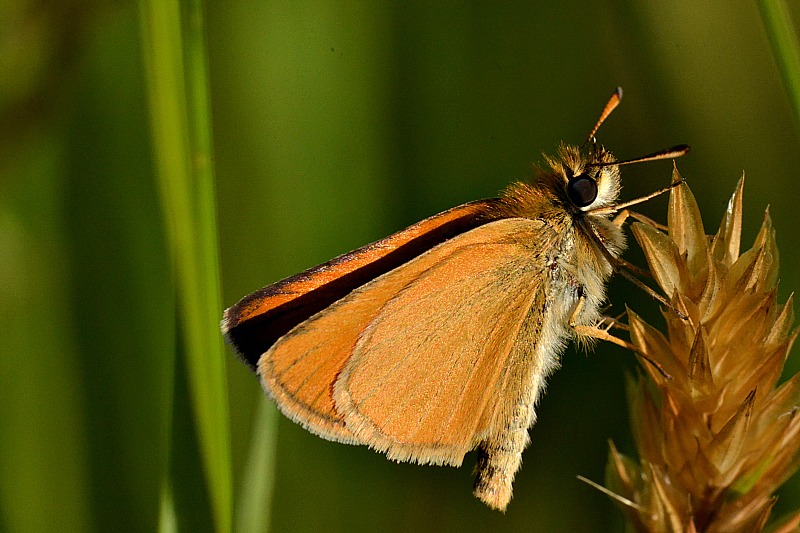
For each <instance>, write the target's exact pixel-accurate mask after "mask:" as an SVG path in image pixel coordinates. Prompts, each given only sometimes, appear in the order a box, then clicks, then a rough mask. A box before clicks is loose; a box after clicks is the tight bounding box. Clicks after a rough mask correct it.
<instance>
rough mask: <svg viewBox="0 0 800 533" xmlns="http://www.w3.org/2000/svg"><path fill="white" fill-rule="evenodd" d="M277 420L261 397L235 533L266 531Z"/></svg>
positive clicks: (270, 497) (268, 402)
mask: <svg viewBox="0 0 800 533" xmlns="http://www.w3.org/2000/svg"><path fill="white" fill-rule="evenodd" d="M277 420H278V410H277V409H276V408H275V406H274V405H273V404H272V402H271V401H270V400H269V399H268V398H267V397H266V396H262V398H261V399H260V400H259V402H258V408H257V411H256V416H255V419H254V421H253V436H252V439H251V442H250V448H249V450H248V454H247V462H246V463H245V465H244V473H243V474H242V476H243V479H242V486H241V488H240V492H239V494H240V496H239V499H238V503H237V507H236V531H237V532H239V533H245V532H252V533H266V532H267V531H269V526H270V511H271V505H272V488H273V484H274V478H275V448H276V445H277V443H278V439H277V432H276V431H275V429H276V427H277Z"/></svg>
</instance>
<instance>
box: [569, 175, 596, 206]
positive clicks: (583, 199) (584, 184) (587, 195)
mask: <svg viewBox="0 0 800 533" xmlns="http://www.w3.org/2000/svg"><path fill="white" fill-rule="evenodd" d="M567 196H569V199H570V201H571V202H572V203H573V204H575V205H576V206H577V207H586V206H587V205H591V203H592V202H594V201H595V199H597V182H596V181H595V180H594V178H592V177H590V176H587V175H586V174H579V175H577V176H574V177H572V178H570V179H569V182H568V183H567Z"/></svg>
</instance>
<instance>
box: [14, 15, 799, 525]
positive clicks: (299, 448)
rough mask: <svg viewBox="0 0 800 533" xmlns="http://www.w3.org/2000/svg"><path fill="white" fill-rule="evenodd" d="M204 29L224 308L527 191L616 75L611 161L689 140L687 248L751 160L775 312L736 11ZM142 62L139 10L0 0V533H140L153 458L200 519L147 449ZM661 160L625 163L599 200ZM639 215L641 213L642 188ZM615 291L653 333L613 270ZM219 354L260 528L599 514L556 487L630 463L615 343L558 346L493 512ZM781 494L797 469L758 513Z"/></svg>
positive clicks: (189, 462) (181, 456)
mask: <svg viewBox="0 0 800 533" xmlns="http://www.w3.org/2000/svg"><path fill="white" fill-rule="evenodd" d="M788 4H790V7H791V8H792V9H793V10H794V13H793V14H794V15H798V14H800V9H798V7H797V6H798V4H796V3H792V2H789V3H788ZM205 25H206V30H207V45H208V67H209V73H210V94H211V111H212V120H213V143H214V150H215V166H216V176H217V179H216V187H217V209H218V221H219V238H220V244H219V249H220V259H221V271H222V301H223V303H224V305H226V306H227V305H231V304H233V303H234V302H235V301H237V300H238V299H239V298H240V297H241V296H243V295H244V294H246V293H248V292H251V291H253V290H255V289H257V288H259V287H261V286H263V285H266V284H269V283H271V282H274V281H277V280H279V279H281V278H282V277H285V276H287V275H291V274H293V273H295V272H297V271H299V270H302V269H305V268H307V267H310V266H313V265H314V264H317V263H319V262H322V261H325V260H327V259H329V258H331V257H333V256H335V255H337V254H340V253H343V252H346V251H349V250H351V249H353V248H356V247H358V246H360V245H362V244H364V243H367V242H370V241H373V240H375V239H378V238H380V237H383V236H385V235H387V234H389V233H391V232H393V231H396V230H398V229H401V228H403V227H405V226H406V225H408V224H411V223H413V222H415V221H417V220H419V219H421V218H424V217H427V216H430V215H432V214H435V213H437V212H439V211H442V210H444V209H446V208H449V207H452V206H454V205H457V204H460V203H463V202H466V201H469V200H473V199H478V198H483V197H490V196H493V195H495V194H497V192H498V191H499V190H501V189H502V188H503V187H504V186H505V185H506V184H507V183H509V182H510V181H511V180H515V179H524V178H526V177H528V176H530V175H531V168H532V165H533V164H534V163H536V162H540V161H541V153H542V152H546V153H553V151H554V150H555V148H556V147H557V145H558V143H559V142H560V141H562V140H563V141H567V142H573V143H579V142H582V141H583V140H584V138H585V136H586V134H587V133H588V131H589V129H590V128H591V126H592V125H593V124H594V121H595V119H596V118H597V115H598V113H599V111H600V109H601V108H602V106H603V105H604V104H605V101H606V99H607V98H608V97H609V95H610V94H611V92H612V90H613V89H614V87H616V86H617V85H620V86H622V87H623V88H624V90H625V97H624V99H623V103H622V105H621V107H620V108H619V109H618V110H617V111H616V112H615V114H614V115H613V116H612V117H611V118H610V119H609V120H608V121H607V123H606V124H605V125H604V126H603V128H602V129H601V131H600V132H599V134H598V138H599V140H600V141H601V142H602V143H604V144H605V145H606V146H607V147H608V148H610V149H611V150H612V151H614V152H615V153H616V154H617V155H618V156H619V157H621V158H630V157H634V156H639V155H643V154H645V153H649V152H651V151H654V150H656V149H659V148H664V147H667V146H671V145H674V144H678V143H687V144H690V145H691V146H692V152H691V153H690V154H689V155H688V156H687V157H684V158H683V159H681V160H679V161H678V167H679V170H680V171H681V173H682V174H683V175H684V176H685V177H686V178H687V180H688V182H689V184H690V186H691V188H692V190H693V191H694V193H695V195H696V196H697V199H698V202H699V204H700V208H701V212H702V213H703V216H704V219H705V223H706V231H707V232H708V233H713V232H715V231H716V228H717V225H718V223H719V220H720V218H721V216H722V213H723V210H724V208H725V205H726V202H727V200H728V198H729V196H730V195H731V193H732V192H733V189H734V186H735V184H736V182H737V180H738V179H739V177H740V176H741V175H742V172H743V171H744V172H746V176H747V179H746V186H745V209H744V212H745V236H746V240H747V241H748V245H749V242H750V241H752V238H753V237H754V236H755V234H756V232H757V230H758V227H759V225H760V223H761V220H762V217H763V213H764V210H765V208H766V207H767V206H768V205H769V206H770V207H769V209H770V214H771V216H772V218H773V220H774V223H775V226H776V228H777V238H778V244H779V247H780V250H781V254H782V255H781V260H782V269H781V282H780V283H781V284H780V293H781V296H782V299H785V298H786V297H787V296H788V295H789V293H790V292H792V291H793V290H796V289H797V288H798V287H800V253H799V252H800V232H798V231H797V227H798V224H800V210H798V207H797V205H798V184H799V183H800V182H799V181H798V174H799V171H798V169H800V150H798V147H800V138H799V137H798V129H797V127H796V126H797V125H796V124H795V123H794V122H793V119H792V114H791V107H790V104H789V99H788V97H787V95H786V91H785V89H784V86H783V83H782V80H781V76H780V74H779V71H778V68H777V66H776V62H775V60H774V58H773V55H772V52H771V49H770V46H769V41H768V39H767V36H766V32H765V29H764V26H763V24H762V21H761V18H760V16H759V10H758V8H757V6H756V5H755V3H753V2H693V1H690V0H682V1H675V2H669V3H656V2H633V1H618V2H614V1H601V2H584V1H582V0H565V1H562V2H547V3H545V2H531V1H515V2H503V3H502V4H500V3H497V4H496V3H493V2H436V3H433V2H420V1H415V2H324V1H317V2H310V1H309V2H306V1H295V0H284V1H266V0H263V1H258V2H255V1H239V2H223V1H217V0H214V1H209V2H207V3H206V20H205ZM142 49H143V47H142V39H141V31H140V16H139V12H138V9H137V4H136V3H135V2H127V1H111V2H93V1H89V0H86V1H75V0H71V1H67V0H61V1H52V2H39V1H36V2H34V1H31V0H5V2H2V3H0V351H1V353H0V530H5V531H46V530H53V529H56V528H57V529H59V530H62V531H87V530H88V531H91V530H96V531H111V530H116V531H121V530H130V531H151V530H153V529H155V528H156V527H157V526H158V519H159V501H160V494H161V490H162V488H163V476H164V473H165V472H166V471H167V470H169V471H170V472H171V473H172V478H173V483H174V485H175V487H176V492H177V493H178V495H177V496H176V499H178V500H181V501H183V504H184V506H183V507H181V506H180V505H179V506H178V507H179V508H183V509H186V508H189V509H191V510H192V512H191V513H190V515H191V516H190V517H189V518H186V516H183V518H182V520H183V521H184V522H183V523H186V522H185V521H186V520H188V521H189V522H188V523H190V524H191V527H188V528H187V530H188V529H191V530H204V529H206V530H210V529H211V527H212V526H211V524H212V521H211V518H210V514H211V513H210V511H209V510H208V502H207V499H208V495H207V491H206V490H205V489H204V488H203V483H204V481H203V474H202V469H201V468H200V467H199V466H198V465H199V463H198V462H197V458H196V455H197V450H196V449H194V448H193V447H192V446H191V444H186V445H184V444H182V443H181V442H180V441H177V440H176V441H175V443H177V444H173V445H170V444H168V442H167V441H166V440H165V439H164V438H163V435H164V431H165V428H164V424H165V423H167V422H165V421H169V420H172V421H173V422H171V423H172V424H181V423H186V422H185V420H187V419H189V418H190V417H189V416H183V415H185V414H186V413H187V412H189V411H190V408H189V407H188V402H187V401H186V396H187V391H186V387H187V385H186V383H185V382H184V381H181V379H180V372H178V373H177V377H175V378H173V375H175V374H176V373H175V372H174V371H173V370H172V368H171V367H172V365H174V361H175V352H176V320H175V299H176V297H175V288H174V283H173V281H172V269H171V266H170V259H169V254H168V244H167V235H166V232H165V229H164V222H163V217H162V206H161V205H160V203H159V196H158V192H157V186H156V181H155V178H154V170H153V168H154V163H153V155H152V147H151V130H150V124H149V117H148V108H147V101H146V98H147V95H146V91H145V69H144V66H143V52H142ZM670 173H671V164H670V163H669V162H656V163H650V164H642V165H636V166H632V167H626V168H624V172H623V175H624V190H623V198H626V199H629V198H634V197H636V196H639V195H641V194H645V193H647V192H650V191H652V190H654V189H656V188H659V187H662V186H664V185H666V184H668V183H669V179H670ZM641 211H642V212H644V213H646V214H647V215H649V216H651V217H653V218H655V219H656V220H662V221H663V220H665V218H666V199H665V198H661V199H658V200H655V201H652V202H650V203H649V204H647V205H645V206H643V207H642V208H641ZM634 248H635V247H634ZM628 258H629V259H630V260H631V261H634V262H638V263H639V264H642V263H643V261H642V259H641V255H640V254H637V253H636V251H635V250H632V251H631V253H630V254H629V255H628ZM610 301H611V302H613V304H614V306H613V307H612V309H611V311H610V312H611V313H612V314H613V313H615V312H621V311H622V309H623V308H624V304H626V303H627V304H628V305H630V306H631V307H633V308H634V309H636V310H637V311H638V312H640V313H641V314H642V315H644V316H645V317H647V318H649V319H651V320H652V321H654V322H656V323H658V316H659V315H658V309H657V307H656V305H655V304H654V303H653V302H651V301H649V300H648V299H647V297H646V296H644V295H643V294H641V292H640V291H638V290H637V289H635V288H634V287H632V286H631V285H630V284H629V283H627V282H625V281H624V280H614V281H613V282H612V284H611V294H610ZM221 312H222V309H220V314H221ZM226 350H227V349H226ZM226 356H227V359H228V384H229V386H228V391H229V400H230V427H231V430H230V431H231V438H230V442H231V451H232V461H233V462H232V464H233V467H232V468H233V481H234V488H235V494H234V499H235V500H236V501H238V500H240V499H241V498H243V497H244V496H246V495H247V494H249V493H250V490H251V487H250V486H249V485H248V483H247V476H246V475H245V472H246V469H247V468H248V466H247V465H249V464H251V463H249V462H248V453H249V449H250V446H251V441H252V436H253V429H254V420H256V418H257V417H258V420H259V422H258V423H259V424H264V422H263V420H267V425H266V426H265V427H266V428H267V430H268V434H269V435H268V438H267V439H266V440H265V441H262V444H263V442H266V443H267V444H266V445H264V446H262V448H263V449H265V450H267V452H265V453H272V452H269V449H270V446H273V447H274V456H272V455H270V458H268V459H265V460H267V461H268V462H269V461H272V464H273V465H274V487H273V491H272V499H271V503H270V501H269V500H268V499H266V498H265V499H264V501H263V507H264V511H263V512H264V515H265V516H267V515H269V516H270V519H271V523H272V527H273V529H274V530H275V531H385V532H389V531H409V530H414V531H468V530H476V531H482V530H491V531H517V530H522V529H525V530H530V531H587V532H591V531H603V532H606V531H621V530H622V529H623V527H624V526H623V523H622V520H621V517H620V514H619V512H618V510H617V509H616V508H615V507H614V504H613V503H612V502H611V501H610V500H609V499H608V498H607V497H606V496H604V495H602V494H601V493H599V492H598V491H596V490H595V489H593V488H591V487H589V486H588V485H586V484H584V483H582V482H580V481H578V480H577V479H576V475H579V474H580V475H583V476H586V477H588V478H590V479H593V480H596V481H598V482H602V480H603V477H604V465H605V461H606V454H607V449H608V448H607V441H608V439H612V440H613V441H614V442H615V443H616V444H617V445H618V447H619V448H620V449H621V450H622V451H625V452H628V453H632V452H633V447H632V442H631V437H630V434H629V430H628V422H627V420H626V416H627V413H626V402H625V390H624V389H625V376H626V373H627V374H630V373H631V372H634V371H635V368H636V364H635V361H634V358H633V357H632V356H631V355H630V354H629V353H626V352H624V351H623V350H621V349H619V348H617V347H613V346H606V345H602V346H599V347H598V348H597V349H596V350H595V351H594V352H593V353H591V354H588V355H587V354H584V353H582V352H578V351H577V350H576V349H575V348H574V347H570V348H569V349H568V350H567V352H566V353H565V355H564V357H563V368H562V369H561V370H560V371H559V372H558V373H556V374H555V376H554V377H553V378H552V379H551V381H550V384H549V388H548V391H547V395H546V396H545V398H544V400H543V401H542V402H541V404H540V407H539V410H538V413H539V422H538V423H537V425H536V426H535V427H534V429H533V430H532V432H531V438H532V443H531V445H530V447H529V448H528V449H527V451H526V453H525V455H524V465H523V468H522V470H521V472H520V474H519V475H518V477H517V481H516V484H515V497H514V500H513V501H512V504H511V506H510V508H509V510H508V512H507V513H506V514H505V515H502V514H499V513H496V512H492V511H490V510H489V509H487V508H485V507H484V506H483V505H482V504H480V503H479V502H478V501H477V500H475V499H473V498H472V496H471V483H472V474H471V467H472V465H473V464H474V456H472V455H470V456H468V458H467V460H466V464H465V466H464V467H462V468H460V469H451V468H436V467H422V466H416V465H408V464H395V463H391V462H389V461H387V460H386V459H385V458H384V457H383V456H381V455H378V454H375V453H373V452H371V451H370V450H368V449H365V448H363V447H352V446H345V445H340V444H334V443H330V442H326V441H323V440H321V439H319V438H317V437H315V436H313V435H311V434H309V433H307V432H305V431H304V430H303V429H302V428H300V427H299V426H296V425H294V424H292V423H291V422H289V421H288V420H286V419H284V418H283V417H280V416H279V415H277V414H276V412H275V411H274V408H271V407H270V408H268V409H267V411H266V412H264V413H261V414H260V415H259V414H258V406H259V402H260V401H261V400H260V398H261V396H262V393H261V390H260V387H259V385H258V382H257V380H256V378H255V377H254V376H253V375H251V374H250V373H249V372H248V371H247V369H246V368H245V367H244V366H243V365H241V364H240V363H239V362H238V361H237V360H236V359H235V357H233V355H232V354H231V353H230V352H229V351H227V352H226ZM179 360H180V359H179ZM798 369H800V356H799V355H797V354H795V355H794V357H792V358H790V360H789V363H788V367H787V373H788V372H791V373H794V372H796V371H797V370H798ZM189 431H191V428H190V429H189ZM270 439H273V440H270ZM798 506H800V480H798V479H796V478H795V479H793V480H792V481H790V483H789V484H788V485H787V486H786V487H785V488H784V490H783V491H782V492H781V497H780V500H779V502H778V504H777V506H776V508H775V513H776V514H778V515H779V514H781V513H782V512H786V511H788V510H791V509H795V508H797V507H798Z"/></svg>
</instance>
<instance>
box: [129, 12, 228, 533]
mask: <svg viewBox="0 0 800 533" xmlns="http://www.w3.org/2000/svg"><path fill="white" fill-rule="evenodd" d="M140 10H141V17H142V36H143V37H142V42H143V47H144V50H145V54H144V55H145V64H146V67H147V90H148V96H149V106H150V116H151V129H152V137H153V149H154V155H155V162H156V175H157V180H158V183H159V187H160V195H161V202H162V209H163V212H164V217H165V222H166V227H167V233H168V235H169V240H170V248H171V251H172V259H173V267H174V270H175V283H176V288H177V292H178V313H177V315H178V319H179V321H180V327H179V331H181V339H180V342H181V343H182V344H183V346H184V350H185V353H186V361H187V367H188V368H187V373H188V378H189V383H190V388H191V400H192V404H193V412H194V418H195V427H196V428H197V432H198V439H199V444H200V453H201V456H202V462H203V466H204V468H205V476H206V482H207V486H208V494H209V497H210V500H211V505H212V507H213V509H212V513H213V516H214V520H215V522H216V524H215V525H216V530H217V531H221V532H227V531H230V529H231V521H232V512H231V507H232V489H231V485H232V481H231V477H232V476H231V461H230V431H229V427H228V400H227V389H226V373H225V361H224V358H223V353H222V342H221V338H220V335H219V328H218V322H219V310H220V308H221V303H220V296H219V293H220V291H219V266H218V252H217V232H216V210H215V191H214V175H213V167H212V163H211V162H212V148H211V126H210V111H209V103H208V88H207V83H208V82H207V69H206V59H205V44H204V36H203V10H202V4H201V2H200V1H199V0H191V1H188V2H186V3H185V4H184V5H181V4H180V2H179V1H178V0H141V1H140ZM179 400H180V399H176V401H179Z"/></svg>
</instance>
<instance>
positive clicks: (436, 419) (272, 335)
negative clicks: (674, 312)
mask: <svg viewBox="0 0 800 533" xmlns="http://www.w3.org/2000/svg"><path fill="white" fill-rule="evenodd" d="M621 96H622V93H621V90H619V89H617V91H616V92H615V93H614V95H613V96H612V98H611V100H610V101H609V103H608V104H607V105H606V108H605V109H604V111H603V113H602V115H601V117H600V120H598V122H597V124H596V126H595V127H594V129H593V130H592V133H591V134H590V136H589V138H590V140H591V142H587V143H585V145H584V146H582V147H576V146H568V145H562V146H561V148H560V149H559V154H558V157H556V158H548V159H547V163H548V164H549V166H550V169H549V171H547V172H544V173H542V175H541V176H539V179H538V181H537V182H536V183H535V184H532V185H531V184H525V183H515V184H513V185H511V186H510V187H509V188H508V189H507V190H506V191H505V192H504V193H503V195H502V196H501V197H500V198H494V199H489V200H480V201H477V202H471V203H468V204H464V205H462V206H459V207H455V208H453V209H450V210H448V211H445V212H443V213H440V214H438V215H435V216H433V217H430V218H428V219H425V220H423V221H422V222H419V223H417V224H414V225H413V226H411V227H409V228H406V229H404V230H402V231H400V232H398V233H395V234H394V235H391V236H389V237H387V238H385V239H382V240H380V241H377V242H374V243H372V244H369V245H367V246H364V247H363V248H359V249H358V250H355V251H353V252H350V253H348V254H344V255H342V256H339V257H337V258H335V259H333V260H331V261H329V262H327V263H324V264H322V265H319V266H317V267H314V268H311V269H309V270H306V271H305V272H301V273H300V274H297V275H294V276H292V277H289V278H287V279H284V280H282V281H279V282H277V283H275V284H273V285H270V286H268V287H265V288H263V289H261V290H259V291H256V292H254V293H253V294H251V295H249V296H246V297H245V298H243V299H242V300H241V301H240V302H239V303H237V304H236V305H234V306H233V307H231V308H230V309H228V310H227V311H225V316H224V319H223V321H222V330H223V332H224V333H225V336H226V338H227V339H228V341H229V342H230V343H231V344H232V345H233V347H234V348H235V349H236V351H237V352H238V354H239V356H240V357H241V358H242V360H243V361H244V362H245V363H246V364H247V365H249V366H250V367H251V368H252V369H253V370H255V371H256V372H257V373H258V375H259V377H260V379H261V382H262V385H263V387H264V389H265V391H266V392H267V394H268V395H269V396H270V397H271V398H272V399H273V400H274V401H275V402H276V404H277V405H278V407H279V408H280V410H281V411H282V412H283V413H284V414H285V415H286V416H288V417H289V418H291V419H292V420H294V421H295V422H297V423H299V424H301V425H302V426H303V427H305V428H306V429H307V430H309V431H311V432H312V433H315V434H317V435H319V436H321V437H323V438H325V439H329V440H333V441H338V442H344V443H349V444H366V445H368V446H370V447H372V448H374V449H376V450H378V451H381V452H384V453H386V455H387V456H388V457H389V458H390V459H394V460H397V461H413V462H417V463H423V464H426V463H430V464H439V465H451V466H459V465H461V463H462V461H463V460H464V455H465V454H466V453H467V452H469V451H470V450H472V449H474V448H476V447H477V448H478V449H479V455H478V466H477V476H476V480H475V486H474V492H475V495H476V496H477V497H478V498H480V499H481V500H482V501H484V502H485V503H486V504H488V505H489V506H490V507H492V508H495V509H500V510H505V508H506V506H507V505H508V502H509V501H510V499H511V493H512V482H513V480H514V475H515V474H516V472H517V470H518V469H519V467H520V463H521V460H522V451H523V450H524V448H525V447H526V446H527V444H528V428H530V427H531V426H532V425H533V423H534V422H535V420H536V413H535V410H534V407H535V405H536V402H537V401H538V399H539V396H540V394H541V392H542V390H543V388H544V383H545V378H547V376H548V375H549V374H550V373H551V372H552V371H553V370H554V369H556V368H557V367H558V364H559V356H560V354H561V352H562V351H563V349H564V347H565V345H566V344H567V342H568V341H569V340H570V339H573V338H577V339H579V340H581V339H583V340H588V339H591V338H603V339H606V340H612V341H615V342H620V343H624V341H621V340H619V339H615V338H614V337H611V336H610V335H609V334H608V333H607V331H606V330H605V329H601V328H599V327H598V324H599V323H600V321H601V312H600V307H601V305H602V304H603V301H604V299H605V283H606V281H607V280H608V278H609V277H610V276H611V274H612V272H613V271H614V270H615V269H616V268H617V267H619V265H620V264H621V263H620V261H621V260H620V259H619V255H620V254H621V253H622V251H623V249H624V248H625V238H624V235H623V232H622V228H621V225H622V221H623V220H624V219H625V216H627V212H626V211H623V209H624V208H625V207H627V206H630V205H633V204H634V203H638V202H639V201H643V200H645V199H648V198H651V197H652V196H655V195H656V194H660V193H661V192H664V191H665V190H668V189H669V187H667V188H665V189H663V190H661V191H658V192H657V193H654V194H651V195H648V196H647V197H644V198H641V199H637V200H635V201H633V202H628V203H625V204H616V203H615V202H616V200H617V196H618V193H619V189H620V183H619V180H620V177H619V169H618V166H619V165H621V164H625V163H631V162H638V161H645V160H654V159H664V158H671V157H677V156H680V155H683V154H684V153H686V151H687V150H688V147H686V146H677V147H674V148H671V149H668V150H664V151H661V152H658V153H656V154H653V155H651V156H646V157H644V158H638V159H636V160H630V161H622V162H617V161H616V160H615V159H614V157H613V156H612V155H611V154H610V153H609V152H608V151H606V150H605V149H604V148H603V147H602V146H599V145H598V144H596V143H595V142H594V133H595V132H596V131H597V128H598V127H599V126H600V124H601V123H602V122H603V120H605V118H606V117H607V116H608V115H609V114H610V113H611V111H613V109H614V108H615V107H616V106H617V104H618V103H619V100H620V98H621ZM618 212H621V213H622V214H621V215H620V216H618V217H617V218H616V219H613V220H612V219H610V218H609V217H610V216H611V215H612V214H614V213H618ZM662 300H663V299H662Z"/></svg>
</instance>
